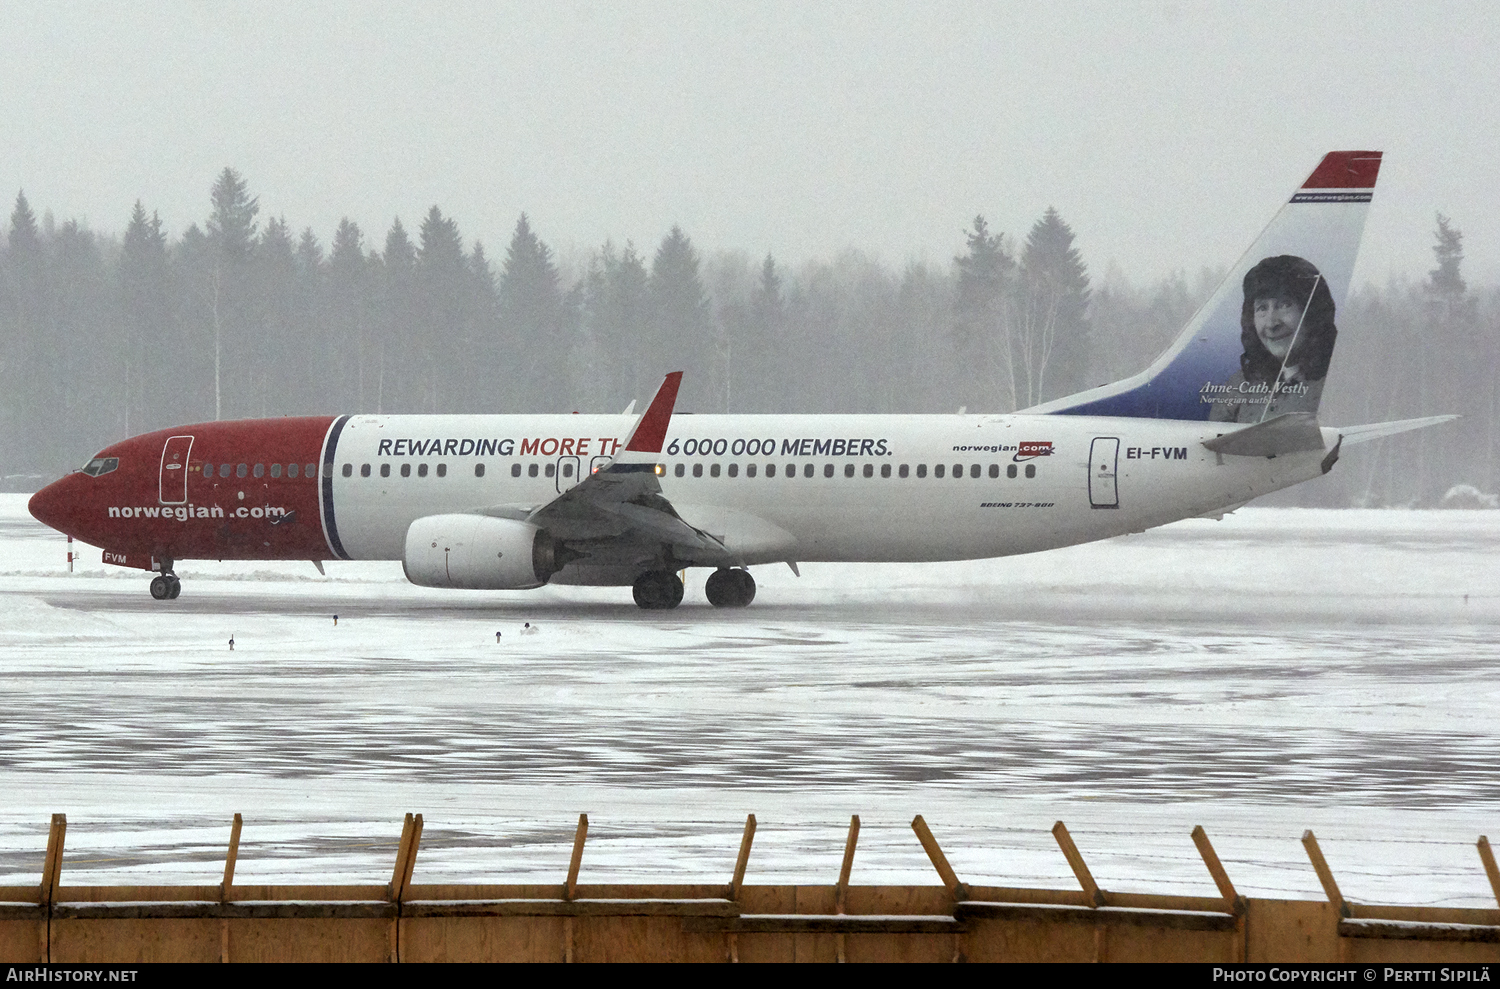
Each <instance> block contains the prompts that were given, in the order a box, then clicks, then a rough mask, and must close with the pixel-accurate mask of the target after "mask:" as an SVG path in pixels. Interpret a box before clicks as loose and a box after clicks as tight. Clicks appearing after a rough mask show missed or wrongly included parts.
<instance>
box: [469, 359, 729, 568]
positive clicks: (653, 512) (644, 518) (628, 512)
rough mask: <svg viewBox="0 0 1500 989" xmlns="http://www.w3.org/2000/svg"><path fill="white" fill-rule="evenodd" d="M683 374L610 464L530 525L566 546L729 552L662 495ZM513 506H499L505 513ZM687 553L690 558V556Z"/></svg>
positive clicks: (662, 392) (662, 391)
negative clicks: (606, 543) (639, 545)
mask: <svg viewBox="0 0 1500 989" xmlns="http://www.w3.org/2000/svg"><path fill="white" fill-rule="evenodd" d="M681 383H682V372H681V371H673V372H672V373H671V374H669V375H667V376H666V378H665V379H664V380H663V381H662V383H661V387H660V388H659V389H657V392H656V397H655V398H653V399H652V400H651V404H650V405H649V406H648V407H647V408H646V411H645V412H644V413H642V414H641V417H640V418H639V419H637V420H636V424H635V427H634V428H633V429H632V430H631V433H630V436H629V438H628V439H626V441H625V443H624V445H623V449H622V450H621V451H620V453H619V454H618V455H616V456H615V458H614V459H613V460H611V461H610V462H609V463H608V464H605V465H604V466H603V467H601V468H599V469H598V470H597V471H595V472H593V473H592V474H590V475H588V476H587V477H585V478H584V479H583V480H582V481H579V482H578V483H577V484H575V485H574V486H573V487H571V488H569V489H568V490H567V491H565V492H563V493H562V494H560V495H558V496H557V497H556V498H554V499H553V500H552V501H549V502H548V503H547V504H545V505H542V506H540V507H538V508H535V509H533V510H532V511H531V512H530V513H529V514H527V515H526V516H525V521H527V522H530V523H531V524H532V525H535V526H539V527H541V528H544V529H546V530H547V531H548V532H550V533H551V534H552V535H553V536H554V537H556V538H558V539H561V540H563V541H565V542H568V541H575V542H576V541H587V540H610V539H618V540H626V541H637V540H638V541H643V542H650V543H667V544H669V545H671V546H676V547H682V548H683V549H685V550H688V551H696V552H704V551H707V552H708V553H710V554H712V553H715V552H724V551H725V547H724V544H723V543H722V542H721V541H720V540H718V539H716V538H715V537H713V536H711V535H709V534H708V533H706V532H704V531H703V530H701V529H698V528H695V527H694V526H692V525H689V524H688V523H687V522H685V521H683V519H682V517H681V516H679V515H678V514H677V510H676V509H675V508H673V507H672V503H671V502H670V501H668V500H667V498H666V497H665V496H664V495H663V494H662V490H661V481H660V480H659V479H658V477H659V475H658V474H657V470H658V464H659V460H660V457H661V448H662V443H663V442H664V441H665V439H666V436H667V426H668V425H669V424H670V423H671V421H672V409H673V407H674V406H675V405H676V403H677V389H678V387H679V386H680V385H681ZM507 507H509V506H497V509H496V512H497V513H505V510H506V508H507ZM684 555H686V554H684Z"/></svg>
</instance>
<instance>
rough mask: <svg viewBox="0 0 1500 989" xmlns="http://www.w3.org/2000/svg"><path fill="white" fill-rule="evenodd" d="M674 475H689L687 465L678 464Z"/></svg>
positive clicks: (674, 469)
mask: <svg viewBox="0 0 1500 989" xmlns="http://www.w3.org/2000/svg"><path fill="white" fill-rule="evenodd" d="M672 473H673V474H675V475H676V476H677V477H681V476H683V475H684V474H686V473H687V465H686V464H678V465H677V466H676V467H675V468H673V470H672Z"/></svg>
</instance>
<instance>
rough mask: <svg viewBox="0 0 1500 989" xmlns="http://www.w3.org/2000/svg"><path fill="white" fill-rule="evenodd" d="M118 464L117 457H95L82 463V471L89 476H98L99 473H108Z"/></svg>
mask: <svg viewBox="0 0 1500 989" xmlns="http://www.w3.org/2000/svg"><path fill="white" fill-rule="evenodd" d="M119 466H120V458H119V457H95V458H94V459H93V460H90V461H89V462H88V463H86V464H84V465H83V472H84V473H85V474H87V475H88V476H89V477H98V476H99V475H100V474H108V473H109V472H110V471H112V470H114V469H115V468H117V467H119Z"/></svg>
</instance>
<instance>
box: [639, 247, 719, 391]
mask: <svg viewBox="0 0 1500 989" xmlns="http://www.w3.org/2000/svg"><path fill="white" fill-rule="evenodd" d="M698 267H699V262H698V252H697V251H696V250H695V249H694V248H693V242H692V241H691V240H689V239H688V236H687V234H685V233H683V232H682V228H681V227H677V226H674V227H673V228H672V230H671V232H670V233H668V234H667V236H666V237H664V238H663V239H662V242H661V246H660V247H658V248H657V249H656V256H655V257H654V258H653V259H652V261H651V281H650V284H649V299H650V307H651V309H650V327H651V330H652V332H651V333H650V334H649V337H648V341H647V344H648V348H647V354H648V360H649V361H650V362H651V363H652V365H653V366H654V367H655V368H656V373H655V375H654V377H656V378H657V380H660V377H661V375H662V374H663V373H665V372H666V371H670V370H676V369H678V368H681V369H682V370H684V371H686V372H687V374H686V376H685V378H684V385H685V386H686V387H687V388H688V392H687V395H686V397H687V402H686V403H684V404H685V405H686V406H687V407H688V408H697V409H699V410H707V409H718V408H721V407H722V395H723V372H722V370H721V367H720V366H719V361H718V360H715V357H716V356H717V355H716V353H715V352H716V351H717V350H718V348H717V347H716V346H714V344H715V343H716V342H717V341H714V340H712V339H711V338H710V334H711V333H712V331H713V317H712V313H711V310H710V309H709V305H708V297H707V296H706V295H705V293H704V291H703V281H702V279H701V278H700V277H699V274H698ZM668 365H670V367H669V366H668Z"/></svg>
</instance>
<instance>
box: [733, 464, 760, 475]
mask: <svg viewBox="0 0 1500 989" xmlns="http://www.w3.org/2000/svg"><path fill="white" fill-rule="evenodd" d="M754 469H755V468H754V467H751V470H754ZM729 476H730V477H739V476H740V465H739V464H730V465H729Z"/></svg>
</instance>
